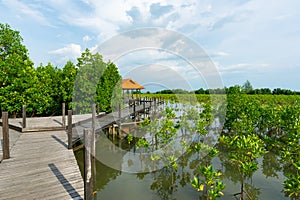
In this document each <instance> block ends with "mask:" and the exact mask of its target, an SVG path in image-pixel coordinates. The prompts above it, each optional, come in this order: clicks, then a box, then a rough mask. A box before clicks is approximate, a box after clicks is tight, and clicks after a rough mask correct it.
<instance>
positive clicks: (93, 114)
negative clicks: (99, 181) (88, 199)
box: [91, 104, 97, 193]
mask: <svg viewBox="0 0 300 200" xmlns="http://www.w3.org/2000/svg"><path fill="white" fill-rule="evenodd" d="M96 112H97V109H96V104H92V144H91V154H92V157H91V165H92V166H91V173H92V183H91V184H92V186H94V184H95V181H96V178H94V177H96V161H95V157H96ZM93 190H94V187H92V190H91V193H93V192H94V191H93Z"/></svg>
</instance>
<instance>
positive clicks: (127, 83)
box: [122, 78, 145, 90]
mask: <svg viewBox="0 0 300 200" xmlns="http://www.w3.org/2000/svg"><path fill="white" fill-rule="evenodd" d="M122 89H123V90H142V89H145V87H144V86H142V85H140V84H138V83H137V82H136V81H134V80H132V79H131V78H126V79H123V80H122Z"/></svg>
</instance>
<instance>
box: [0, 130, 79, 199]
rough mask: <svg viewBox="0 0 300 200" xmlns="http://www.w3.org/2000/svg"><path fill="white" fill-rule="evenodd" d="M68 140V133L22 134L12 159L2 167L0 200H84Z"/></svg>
mask: <svg viewBox="0 0 300 200" xmlns="http://www.w3.org/2000/svg"><path fill="white" fill-rule="evenodd" d="M54 136H55V138H54ZM66 138H67V135H66V133H65V131H56V132H42V133H41V132H37V133H30V134H22V135H21V136H20V138H19V140H18V141H17V143H16V145H15V146H14V148H13V150H12V151H11V159H8V160H4V161H3V162H2V163H1V164H0V199H76V198H77V199H82V197H83V181H82V177H81V173H80V171H79V167H78V165H77V161H76V159H75V157H74V154H73V151H72V150H68V149H67V148H66V146H64V144H66V143H65V141H66ZM50 163H52V164H53V166H55V169H54V170H53V169H51V168H50V167H49V164H50Z"/></svg>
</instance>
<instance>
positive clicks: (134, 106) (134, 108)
mask: <svg viewBox="0 0 300 200" xmlns="http://www.w3.org/2000/svg"><path fill="white" fill-rule="evenodd" d="M133 117H134V121H135V118H136V115H135V100H133Z"/></svg>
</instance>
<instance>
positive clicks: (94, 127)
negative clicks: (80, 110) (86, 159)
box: [91, 104, 96, 156]
mask: <svg viewBox="0 0 300 200" xmlns="http://www.w3.org/2000/svg"><path fill="white" fill-rule="evenodd" d="M95 131H96V104H92V141H95ZM91 148H92V155H93V156H95V153H96V152H95V144H94V142H93V143H92V147H91Z"/></svg>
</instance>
